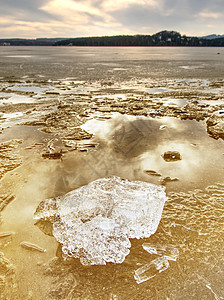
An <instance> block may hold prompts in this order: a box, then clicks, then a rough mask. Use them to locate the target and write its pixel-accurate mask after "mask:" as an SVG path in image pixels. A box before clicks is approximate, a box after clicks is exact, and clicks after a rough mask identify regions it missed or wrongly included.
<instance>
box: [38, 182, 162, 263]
mask: <svg viewBox="0 0 224 300" xmlns="http://www.w3.org/2000/svg"><path fill="white" fill-rule="evenodd" d="M166 199H167V197H166V194H165V188H164V187H162V186H157V185H154V184H150V183H147V182H141V181H129V180H126V179H121V178H119V177H115V176H114V177H109V178H101V179H98V180H95V181H93V182H91V183H90V184H88V185H86V186H83V187H81V188H78V189H76V190H74V191H71V192H70V193H68V194H66V195H64V196H62V197H56V198H54V199H48V200H45V201H43V202H41V203H40V205H39V206H38V208H37V210H36V213H35V217H34V218H35V219H42V220H50V221H51V222H52V223H53V235H54V236H55V238H56V239H57V241H58V242H59V243H61V244H62V251H63V254H64V256H65V257H66V256H71V257H74V258H80V261H81V263H82V264H83V265H103V264H106V263H107V262H113V263H122V262H123V261H124V260H125V257H126V256H127V255H128V254H129V252H130V250H129V248H130V247H131V243H130V241H129V238H138V239H139V238H148V237H149V236H150V235H152V234H154V233H155V232H156V230H157V227H158V225H159V222H160V219H161V215H162V211H163V207H164V203H165V201H166Z"/></svg>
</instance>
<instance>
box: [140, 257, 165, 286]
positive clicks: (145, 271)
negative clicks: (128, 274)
mask: <svg viewBox="0 0 224 300" xmlns="http://www.w3.org/2000/svg"><path fill="white" fill-rule="evenodd" d="M168 268H169V262H168V260H167V259H166V257H163V256H162V257H158V258H156V259H154V260H153V261H151V262H150V263H148V264H146V265H144V266H142V267H141V268H139V269H137V270H136V271H135V274H134V278H135V280H136V282H137V283H138V284H139V283H142V282H144V281H147V280H149V279H152V278H153V277H155V276H156V275H157V274H159V273H161V272H163V271H165V270H166V269H168Z"/></svg>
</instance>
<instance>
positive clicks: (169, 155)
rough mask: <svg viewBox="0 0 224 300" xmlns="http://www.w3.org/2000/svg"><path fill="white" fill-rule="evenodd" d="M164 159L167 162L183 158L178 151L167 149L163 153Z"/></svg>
mask: <svg viewBox="0 0 224 300" xmlns="http://www.w3.org/2000/svg"><path fill="white" fill-rule="evenodd" d="M162 157H163V159H164V160H165V161H167V162H171V161H177V160H181V155H180V153H179V152H178V151H167V152H164V153H163V155H162Z"/></svg>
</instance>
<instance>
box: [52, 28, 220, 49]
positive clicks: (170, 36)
mask: <svg viewBox="0 0 224 300" xmlns="http://www.w3.org/2000/svg"><path fill="white" fill-rule="evenodd" d="M55 46H191V47H192V46H197V47H204V46H206V47H209V46H220V47H223V46H224V37H223V38H217V39H212V40H211V39H205V38H198V37H187V36H185V35H181V34H180V33H179V32H176V31H166V30H165V31H160V32H158V33H156V34H153V35H117V36H102V37H81V38H71V39H66V40H62V41H58V42H56V43H55Z"/></svg>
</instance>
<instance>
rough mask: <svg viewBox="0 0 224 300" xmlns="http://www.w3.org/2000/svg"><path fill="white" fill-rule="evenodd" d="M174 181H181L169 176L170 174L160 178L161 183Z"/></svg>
mask: <svg viewBox="0 0 224 300" xmlns="http://www.w3.org/2000/svg"><path fill="white" fill-rule="evenodd" d="M173 181H179V179H178V178H176V177H175V178H171V177H169V176H166V177H163V178H161V179H160V184H161V185H165V184H166V183H167V182H173Z"/></svg>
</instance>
